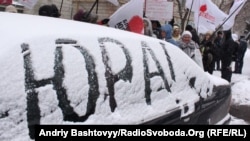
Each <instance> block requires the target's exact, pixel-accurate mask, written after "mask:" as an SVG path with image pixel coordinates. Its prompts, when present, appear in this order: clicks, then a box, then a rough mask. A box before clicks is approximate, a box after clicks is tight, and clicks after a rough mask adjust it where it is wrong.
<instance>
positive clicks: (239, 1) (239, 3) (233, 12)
mask: <svg viewBox="0 0 250 141" xmlns="http://www.w3.org/2000/svg"><path fill="white" fill-rule="evenodd" d="M245 3H246V0H234V4H233V6H232V7H231V9H230V11H229V15H228V18H227V19H226V20H227V21H226V22H225V23H224V24H223V30H229V29H231V28H232V27H233V25H234V21H235V17H236V16H237V15H238V13H239V12H240V10H241V8H242V7H243V6H244V4H245Z"/></svg>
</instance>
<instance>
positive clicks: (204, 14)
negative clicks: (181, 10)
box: [186, 0, 227, 33]
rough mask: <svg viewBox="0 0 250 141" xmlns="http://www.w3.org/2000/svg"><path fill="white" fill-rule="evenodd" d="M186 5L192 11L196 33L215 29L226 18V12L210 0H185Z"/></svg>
mask: <svg viewBox="0 0 250 141" xmlns="http://www.w3.org/2000/svg"><path fill="white" fill-rule="evenodd" d="M186 7H187V8H189V9H191V7H192V9H191V10H192V11H193V12H194V23H195V27H196V29H197V31H198V33H206V32H208V31H215V30H216V28H217V27H218V26H219V25H220V24H221V23H222V22H223V21H224V20H225V19H226V17H227V14H225V13H224V12H223V11H221V10H220V9H219V8H218V7H217V6H216V5H215V4H214V3H213V2H212V1H211V0H193V1H192V0H187V1H186Z"/></svg>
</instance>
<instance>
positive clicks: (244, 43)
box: [234, 36, 247, 74]
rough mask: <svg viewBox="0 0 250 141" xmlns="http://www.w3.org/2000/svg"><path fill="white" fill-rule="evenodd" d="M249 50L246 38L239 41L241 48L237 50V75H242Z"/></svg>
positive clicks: (242, 37)
mask: <svg viewBox="0 0 250 141" xmlns="http://www.w3.org/2000/svg"><path fill="white" fill-rule="evenodd" d="M246 50H247V41H246V39H245V36H241V37H240V39H239V48H238V49H237V53H236V60H235V69H234V72H235V73H239V74H241V73H242V68H243V60H244V56H245V53H246Z"/></svg>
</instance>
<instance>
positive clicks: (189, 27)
mask: <svg viewBox="0 0 250 141" xmlns="http://www.w3.org/2000/svg"><path fill="white" fill-rule="evenodd" d="M185 30H187V31H189V32H191V34H192V40H193V41H194V42H195V43H197V44H198V45H200V38H199V36H198V33H197V31H196V30H195V28H193V26H192V25H187V26H186V28H185Z"/></svg>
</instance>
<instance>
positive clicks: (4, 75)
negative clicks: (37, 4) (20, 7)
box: [0, 12, 231, 141]
mask: <svg viewBox="0 0 250 141" xmlns="http://www.w3.org/2000/svg"><path fill="white" fill-rule="evenodd" d="M0 17H1V23H0V25H1V26H0V32H1V35H2V38H1V39H0V66H1V67H0V72H1V74H0V80H1V81H0V126H1V128H0V140H1V141H5V140H6V141H7V140H8V141H9V140H18V141H20V140H33V139H34V125H37V124H38V125H40V124H82V125H88V124H91V125H92V124H110V125H111V124H128V125H134V124H138V125H139V124H210V125H214V124H226V123H227V121H228V120H229V119H230V115H229V114H228V110H229V105H230V100H231V89H230V85H229V83H228V82H227V81H225V80H223V79H221V78H217V77H215V76H211V75H209V74H208V73H205V72H204V71H203V70H202V68H200V67H199V66H198V65H197V64H196V63H195V62H194V61H192V59H190V58H189V57H188V56H187V55H186V54H185V53H184V52H183V51H181V50H180V49H179V48H178V47H176V46H174V45H171V44H169V43H167V42H165V41H162V40H158V39H155V38H151V37H147V36H144V35H139V34H136V33H132V32H128V31H122V30H118V29H114V28H110V27H104V26H100V25H94V24H88V23H83V22H77V21H72V20H65V19H58V18H50V17H42V16H34V15H24V14H15V13H3V12H2V13H0Z"/></svg>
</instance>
